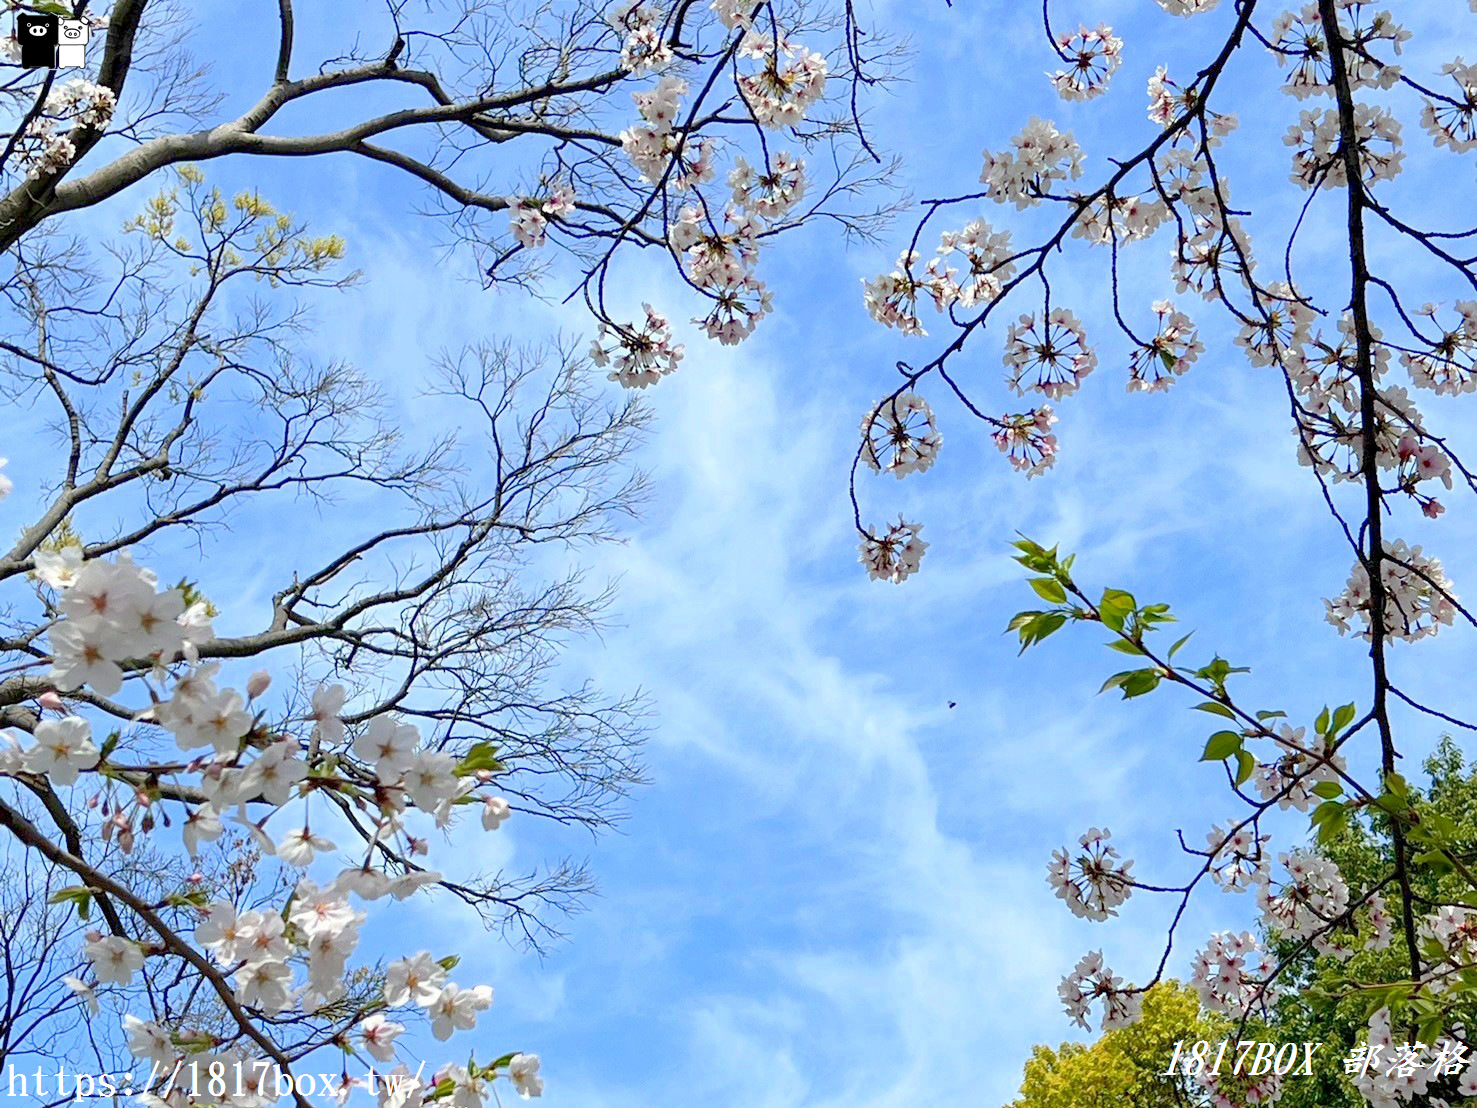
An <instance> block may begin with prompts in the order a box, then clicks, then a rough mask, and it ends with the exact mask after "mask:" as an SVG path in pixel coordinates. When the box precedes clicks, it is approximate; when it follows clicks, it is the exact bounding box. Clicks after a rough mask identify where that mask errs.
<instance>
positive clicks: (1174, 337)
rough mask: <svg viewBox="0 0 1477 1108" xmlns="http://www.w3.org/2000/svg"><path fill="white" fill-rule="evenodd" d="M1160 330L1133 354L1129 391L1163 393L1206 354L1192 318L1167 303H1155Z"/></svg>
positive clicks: (1129, 374)
mask: <svg viewBox="0 0 1477 1108" xmlns="http://www.w3.org/2000/svg"><path fill="white" fill-rule="evenodd" d="M1154 315H1155V317H1156V318H1157V320H1158V329H1157V330H1156V331H1155V333H1154V337H1153V338H1152V339H1150V340H1149V341H1148V342H1146V343H1144V344H1143V345H1142V346H1140V347H1139V348H1138V349H1137V350H1135V351H1134V352H1133V357H1132V359H1131V360H1130V361H1129V363H1128V391H1129V392H1136V391H1137V392H1164V391H1166V390H1167V389H1168V388H1169V386H1170V385H1172V384H1174V379H1175V378H1176V377H1179V376H1181V375H1183V374H1184V373H1186V372H1187V371H1188V370H1189V368H1190V367H1191V366H1192V365H1194V364H1195V359H1196V358H1198V357H1199V356H1200V355H1201V354H1203V353H1205V344H1204V343H1202V342H1201V341H1200V335H1199V332H1197V331H1196V330H1195V324H1194V323H1192V322H1191V320H1190V317H1189V316H1187V315H1186V314H1185V313H1184V312H1182V311H1180V310H1179V309H1178V308H1176V307H1175V306H1174V305H1173V304H1171V303H1170V302H1169V301H1168V300H1156V301H1155V302H1154Z"/></svg>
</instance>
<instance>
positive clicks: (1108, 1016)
mask: <svg viewBox="0 0 1477 1108" xmlns="http://www.w3.org/2000/svg"><path fill="white" fill-rule="evenodd" d="M1057 995H1058V996H1059V997H1061V1000H1062V1004H1063V1005H1064V1006H1065V1007H1066V1010H1067V1015H1068V1016H1070V1017H1071V1019H1072V1022H1073V1023H1075V1024H1076V1025H1077V1026H1078V1027H1081V1028H1084V1029H1085V1028H1087V1027H1088V1023H1087V1014H1088V1012H1089V1011H1090V1009H1091V1006H1092V1004H1093V1002H1094V1001H1101V1002H1102V1005H1103V1018H1102V1029H1103V1030H1104V1031H1111V1030H1113V1029H1114V1028H1117V1027H1126V1026H1127V1025H1128V1024H1131V1023H1133V1022H1134V1021H1135V1020H1137V1019H1138V1018H1139V1015H1140V1014H1141V1012H1142V1010H1143V997H1142V995H1141V993H1140V991H1139V990H1136V989H1134V988H1133V987H1132V986H1131V985H1125V984H1124V982H1123V979H1122V978H1121V977H1116V976H1114V974H1113V971H1112V970H1110V969H1108V968H1107V966H1106V965H1104V964H1103V956H1102V953H1101V952H1100V951H1094V952H1092V953H1090V954H1084V955H1083V956H1082V960H1081V961H1079V962H1078V963H1077V966H1076V968H1075V969H1074V970H1073V971H1072V972H1071V973H1070V974H1068V975H1067V976H1066V977H1064V978H1062V983H1061V985H1059V986H1058V987H1057Z"/></svg>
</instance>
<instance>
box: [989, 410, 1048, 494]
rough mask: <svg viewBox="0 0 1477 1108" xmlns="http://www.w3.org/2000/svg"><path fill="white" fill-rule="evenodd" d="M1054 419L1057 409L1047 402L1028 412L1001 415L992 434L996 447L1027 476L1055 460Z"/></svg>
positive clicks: (1046, 467) (1039, 471)
mask: <svg viewBox="0 0 1477 1108" xmlns="http://www.w3.org/2000/svg"><path fill="white" fill-rule="evenodd" d="M1054 423H1056V413H1055V412H1053V411H1052V410H1051V405H1050V404H1043V405H1041V407H1039V408H1035V409H1033V410H1032V411H1029V412H1021V413H1019V414H1017V415H1005V416H1001V417H1000V419H999V426H998V427H997V428H996V430H995V433H994V434H993V435H992V436H991V437H992V438H993V439H994V440H995V448H996V449H997V450H999V451H1000V452H1001V453H1002V454H1005V455H1007V456H1008V457H1009V458H1010V464H1011V467H1012V468H1013V469H1015V470H1016V471H1018V472H1022V473H1024V474H1025V475H1026V479H1027V480H1030V479H1031V478H1032V477H1037V476H1040V475H1041V474H1043V473H1045V472H1046V471H1047V470H1048V469H1050V468H1051V467H1052V466H1053V465H1055V464H1056V435H1055V433H1054V432H1053V431H1052V430H1051V427H1052V425H1053V424H1054Z"/></svg>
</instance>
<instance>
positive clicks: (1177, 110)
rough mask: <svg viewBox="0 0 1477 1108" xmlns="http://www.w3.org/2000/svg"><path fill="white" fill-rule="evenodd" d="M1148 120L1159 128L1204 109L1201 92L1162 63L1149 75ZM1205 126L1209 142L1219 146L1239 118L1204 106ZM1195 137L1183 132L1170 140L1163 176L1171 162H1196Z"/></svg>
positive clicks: (1162, 169)
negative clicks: (1184, 81)
mask: <svg viewBox="0 0 1477 1108" xmlns="http://www.w3.org/2000/svg"><path fill="white" fill-rule="evenodd" d="M1148 93H1149V122H1151V123H1157V124H1158V125H1159V126H1160V127H1166V128H1167V127H1169V126H1170V125H1171V124H1172V123H1174V121H1175V120H1176V119H1178V118H1179V117H1180V116H1182V115H1185V114H1188V113H1191V112H1197V111H1199V110H1201V103H1200V99H1199V96H1198V94H1197V93H1196V92H1195V90H1194V89H1193V88H1185V87H1183V86H1182V85H1180V84H1179V83H1178V82H1176V81H1175V80H1174V79H1173V78H1171V77H1170V75H1169V67H1168V66H1163V65H1161V66H1160V67H1159V68H1158V69H1156V70H1155V71H1154V74H1153V76H1151V77H1150V78H1149V85H1148ZM1204 113H1205V121H1206V124H1207V129H1206V136H1205V138H1206V144H1207V145H1208V146H1210V147H1211V148H1214V147H1217V146H1219V145H1220V142H1221V139H1222V138H1224V137H1225V136H1226V135H1228V134H1230V133H1231V132H1232V131H1234V130H1235V129H1236V117H1235V116H1234V115H1231V114H1229V113H1226V112H1218V111H1214V110H1212V109H1210V108H1205V109H1204ZM1197 141H1198V140H1195V139H1193V138H1191V137H1190V136H1189V132H1186V131H1181V132H1180V133H1179V134H1177V135H1175V136H1174V138H1173V140H1172V141H1171V149H1170V151H1169V154H1168V155H1167V156H1166V159H1165V162H1164V164H1163V165H1162V166H1161V175H1162V176H1168V175H1169V174H1166V173H1164V169H1165V168H1167V167H1168V166H1169V165H1170V163H1172V162H1175V161H1180V162H1182V164H1193V163H1194V162H1195V160H1196V158H1195V152H1194V144H1195V142H1197Z"/></svg>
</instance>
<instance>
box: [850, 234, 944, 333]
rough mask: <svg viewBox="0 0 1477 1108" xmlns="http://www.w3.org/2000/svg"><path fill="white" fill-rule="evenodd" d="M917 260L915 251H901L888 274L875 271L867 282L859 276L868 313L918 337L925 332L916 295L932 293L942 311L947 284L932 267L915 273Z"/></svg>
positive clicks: (886, 324) (888, 325)
mask: <svg viewBox="0 0 1477 1108" xmlns="http://www.w3.org/2000/svg"><path fill="white" fill-rule="evenodd" d="M917 262H918V252H917V251H916V250H905V251H903V252H902V254H900V255H899V256H898V260H897V267H896V268H895V269H894V270H893V271H892V272H891V273H882V274H878V275H877V276H876V277H874V278H873V279H872V280H870V281H868V280H866V279H865V278H863V279H862V297H863V299H864V301H865V302H866V305H867V312H868V314H870V315H871V317H872V318H873V319H875V320H876V321H877V322H878V323H880V324H882V325H883V326H884V327H895V328H897V330H899V331H901V332H902V333H903V334H905V335H918V336H921V335H926V334H928V332H927V331H926V330H924V329H923V321H922V320H920V319H919V318H918V294H919V293H920V292H926V293H929V294H931V295H932V296H933V298H934V303H935V306H937V307H939V309H940V310H942V307H943V304H944V302H945V293H944V291H943V290H944V289H945V288H946V285H945V284H944V283H943V281H941V280H940V279H939V278H938V276H937V275H936V274H935V273H934V271H933V267H932V266H930V267H929V271H928V273H927V274H926V275H925V276H924V277H922V278H919V277H918V276H917V275H915V274H914V272H913V267H914V266H915V265H916V264H917Z"/></svg>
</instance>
